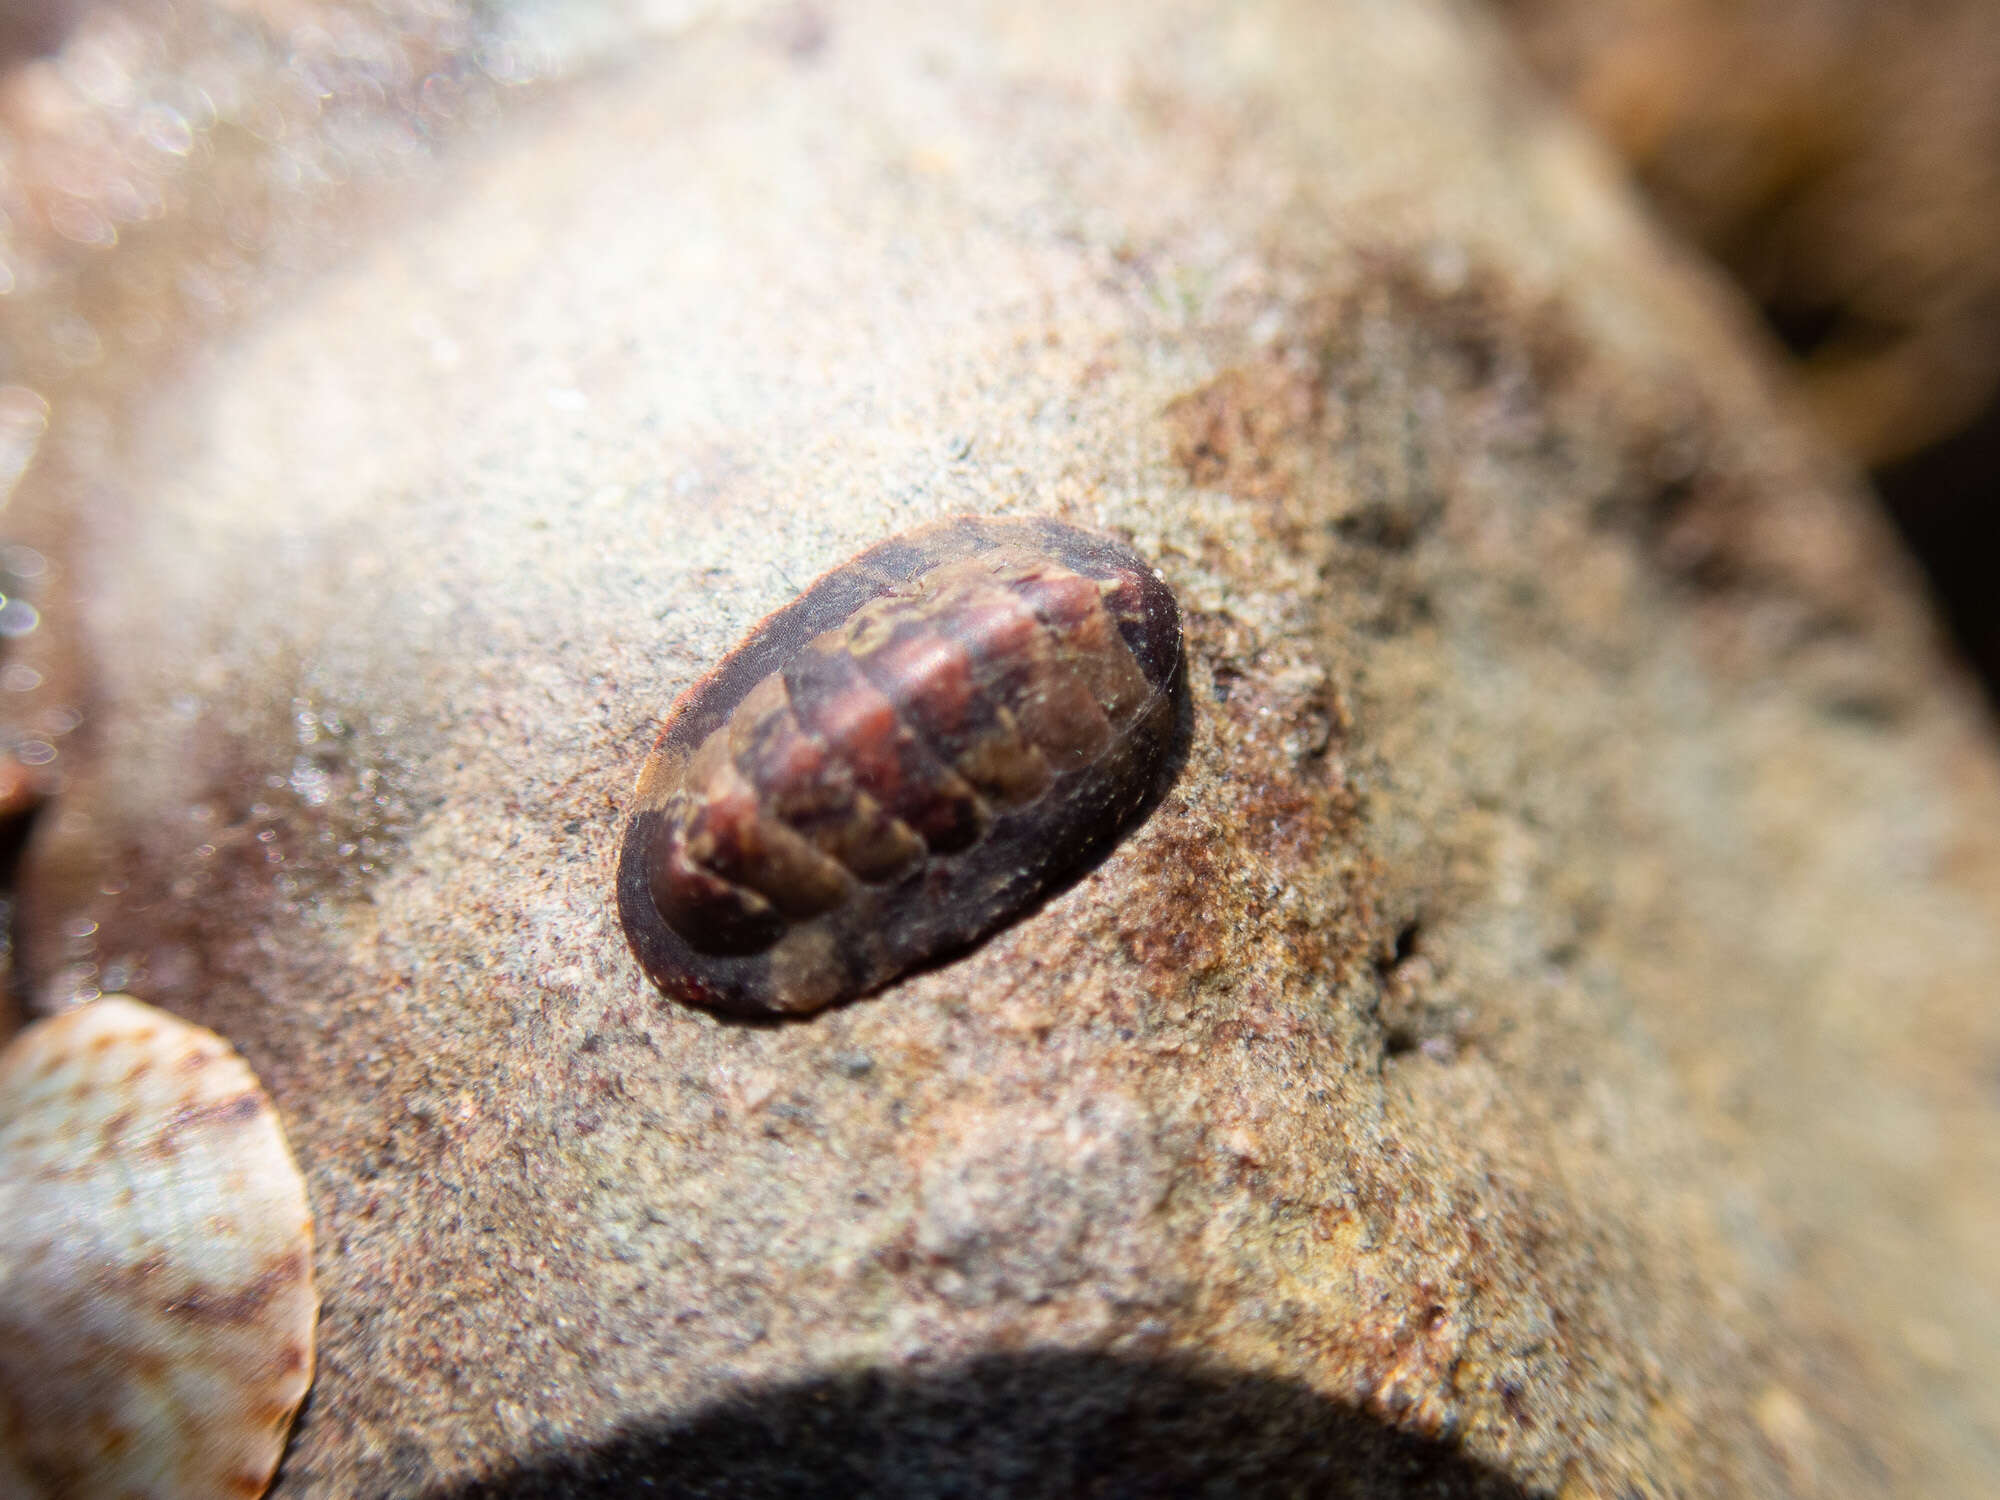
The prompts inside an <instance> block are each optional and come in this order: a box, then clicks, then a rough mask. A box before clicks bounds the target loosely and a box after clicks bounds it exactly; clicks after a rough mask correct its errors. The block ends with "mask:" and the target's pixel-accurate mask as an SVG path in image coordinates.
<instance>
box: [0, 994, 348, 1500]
mask: <svg viewBox="0 0 2000 1500" xmlns="http://www.w3.org/2000/svg"><path fill="white" fill-rule="evenodd" d="M317 1314H318V1302H317V1300H316V1299H315V1297H314V1295H313V1279H312V1216H311V1214H310V1213H309V1212H308V1210H307V1207H306V1193H305V1183H304V1180H303V1179H302V1178H301V1177H300V1176H299V1169H298V1167H297V1166H296V1165H294V1164H293V1161H292V1156H291V1152H290V1151H289V1150H288V1149H287V1148H286V1145H285V1138H284V1134H283V1132H282V1131H281V1130H280V1129H279V1126H278V1120H277V1116H276V1115H275V1114H274V1113H273V1112H272V1109H271V1102H270V1100H269V1099H267V1098H266V1097H265V1096H264V1091H263V1090H262V1089H261V1088H259V1087H258V1084H257V1080H256V1077H255V1076H254V1075H253V1074H252V1073H251V1071H250V1069H249V1067H248V1066H246V1065H245V1063H244V1061H243V1059H242V1058H240V1057H239V1056H237V1055H236V1053H235V1052H234V1051H232V1050H231V1049H230V1047H229V1045H228V1044H227V1043H226V1042H224V1041H223V1040H222V1039H221V1038H220V1037H218V1036H216V1035H215V1034H214V1033H212V1032H209V1031H204V1030H203V1029H202V1028H200V1027H198V1026H191V1025H189V1024H188V1023H187V1022H185V1021H180V1020H176V1019H175V1018H174V1017H173V1016H170V1015H168V1014H166V1013H165V1012H164V1011H159V1010H155V1009H153V1008H152V1007H151V1006H148V1005H142V1004H140V1003H139V1002H138V1001H135V1000H129V999H126V998H124V997H123V996H108V997H106V998H105V999H102V1000H97V1001H94V1002H92V1003H91V1004H89V1005H85V1006H82V1007H80V1008H78V1009H76V1010H72V1011H66V1012H64V1013H63V1014H61V1015H58V1016H54V1017H51V1018H50V1019H48V1020H45V1021H39V1022H37V1023H36V1024H34V1025H33V1026H30V1027H29V1028H28V1029H27V1030H25V1031H23V1032H22V1033H21V1034H20V1035H19V1036H18V1037H16V1038H15V1039H14V1040H13V1042H12V1043H11V1044H10V1045H9V1046H8V1048H7V1049H6V1051H5V1052H4V1053H0V1495H4V1496H6V1497H8V1500H127V1497H144V1500H197V1497H199V1500H216V1497H218V1496H225V1495H227V1496H235V1497H252V1496H257V1495H261V1494H262V1493H263V1492H264V1490H265V1487H266V1486H267V1485H269V1483H270V1481H271V1475H272V1473H273V1472H274V1471H275V1470H276V1469H277V1466H278V1459H279V1458H280V1456H281V1455H282V1454H283V1452H284V1447H285V1438H286V1434H287V1432H288V1430H289V1429H290V1427H291V1423H292V1415H293V1413H294V1412H296V1411H297V1410H298V1406H299V1402H300V1400H301V1399H302V1398H303V1397H304V1395H305V1393H306V1387H307V1386H308V1385H309V1384H310V1383H311V1381H312V1367H313V1326H314V1321H315V1319H316V1317H317Z"/></svg>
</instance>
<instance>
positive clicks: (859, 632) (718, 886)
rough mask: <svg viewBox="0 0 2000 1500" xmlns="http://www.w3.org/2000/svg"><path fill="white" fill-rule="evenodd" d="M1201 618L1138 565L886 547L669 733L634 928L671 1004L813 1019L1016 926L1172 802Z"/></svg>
mask: <svg viewBox="0 0 2000 1500" xmlns="http://www.w3.org/2000/svg"><path fill="white" fill-rule="evenodd" d="M1186 714H1187V695H1186V686H1185V672H1184V669H1183V663H1182V652H1181V627H1180V609H1179V606H1178V605H1177V604H1176V602H1175V600H1174V596H1173V592H1172V590H1171V589H1169V588H1168V587H1167V585H1166V584H1165V583H1164V582H1163V581H1162V580H1161V579H1160V578H1159V577H1158V575H1157V574H1155V573H1154V571H1153V570H1152V569H1151V568H1150V567H1149V566H1148V565H1147V564H1146V563H1145V562H1144V561H1143V560H1142V559H1141V558H1140V557H1139V555H1138V554H1137V553H1135V552H1134V551H1132V549H1131V548H1129V547H1127V546H1126V545H1124V544H1123V543H1122V542H1118V541H1114V540H1113V539H1111V538H1109V537H1105V536H1099V535H1096V534H1094V533H1092V532H1088V531H1084V530H1081V529H1079V528H1077V527H1074V526H1070V525H1066V524H1064V523H1062V522H1058V521H1052V520H1040V519H1021V520H1014V519H1006V520H1002V519H982V518H973V517H964V518H960V519H957V520H953V521H946V522H941V523H939V524H936V525H933V526H927V527H924V528H921V529H919V530H917V531H912V532H907V533H905V534H903V535H901V536H898V537H893V538H891V539H890V540H888V541H885V542H882V543H880V544H878V545H876V546H874V547H871V548H870V549H869V550H868V551H866V552H864V553H862V554H861V555H860V556H859V557H856V558H855V559H853V560H852V561H851V562H848V563H846V564H844V565H843V566H841V567H838V568H836V569H834V570H833V571H832V572H830V573H828V574H826V575H825V576H824V577H823V578H821V579H820V580H819V581H818V582H817V583H815V584H813V585H812V587H811V588H809V589H807V590H806V591H805V593H804V594H803V595H801V596H800V597H799V598H798V599H796V600H795V601H793V602H792V603H791V604H789V605H786V606H785V607H784V608H783V609H781V610H779V611H778V612H777V613H776V614H773V615H771V616H770V617H769V618H767V619H766V620H764V621H763V623H761V624H760V625H758V626H757V627H756V628H755V629H754V630H752V631H751V633H750V635H749V637H748V638H747V639H746V640H745V641H744V642H743V643H742V644H741V645H739V646H738V647H737V648H736V649H735V650H734V651H732V652H731V653H730V654H729V655H728V656H727V657H726V658H724V660H723V661H722V663H721V664H720V665H719V666H718V667H717V668H716V669H715V670H714V671H713V672H711V673H710V674H709V675H708V676H707V677H705V678H703V679H702V680H701V681H699V682H697V683H696V684H695V685H694V686H693V687H692V688H690V689H689V690H688V691H687V692H686V693H684V694H683V695H682V696H681V697H680V699H679V700H678V701H677V702H676V703H675V704H674V705H673V708H672V709H671V710H670V711H669V713H668V715H667V719H666V723H665V727H664V729H663V730H662V732H661V734H660V737H659V740H658V742H657V743H656V744H655V746H654V748H653V751H652V754H651V755H650V756H649V757H648V758H647V760H646V763H645V766H644V768H643V770H642V771H641V772H640V776H639V786H638V791H637V793H636V795H635V797H634V799H633V803H632V809H631V812H630V814H629V816H628V818H627V820H626V823H625V833H624V843H623V847H622V849H621V852H620V857H619V866H618V907H619V915H620V918H621V920H622V921H623V923H624V927H625V933H626V936H627V937H628V938H629V939H630V941H631V944H632V949H633V952H634V953H635V954H636V955H637V956H638V959H639V962H640V964H641V965H642V966H643V967H644V969H645V971H646V973H647V974H648V975H649V976H650V977H651V978H652V980H653V982H654V983H655V984H656V985H658V986H659V988H660V989H661V990H662V991H663V992H664V993H666V994H667V995H669V996H671V997H672V998H674V999H676V1000H680V1001H683V1002H685V1003H687V1004H690V1005H698V1006H703V1007H706V1008H708V1009H711V1010H714V1011H718V1012H721V1013H724V1014H730V1015H738V1016H750V1017H756V1016H779V1015H801V1014H807V1013H810V1012H812V1011H816V1010H819V1009H822V1008H823V1007H825V1006H827V1005H831V1004H835V1003H837V1002H840V1001H843V1000H849V999H852V998H854V997H856V996H858V995H862V994H866V993H868V992H869V991H871V990H875V989H877V988H879V987H881V986H882V985H884V984H887V983H888V982H890V981H891V980H893V979H895V978H897V977H898V976H900V975H902V974H904V973H906V972H908V971H910V970H911V969H914V968H917V967H920V966H923V965H925V964H929V963H932V962H935V961H937V960H939V959H941V958H944V957H946V956H948V955H950V954H952V953H954V952H956V951H958V950H960V949H963V948H965V947H966V946H968V945H969V944H971V943H974V942H976V941H978V940H979V939H981V938H983V937H985V936H986V935H988V934H989V933H991V932H993V931H994V930H995V929H996V928H998V927H1001V926H1003V925H1005V924H1006V923H1008V922H1010V921H1013V920H1014V919H1016V918H1017V917H1019V916H1021V915H1023V914H1024V913H1025V912H1026V911H1028V910H1030V909H1031V908H1032V907H1033V906H1034V905H1035V904H1036V903H1037V902H1038V901H1040V900H1041V899H1043V898H1044V897H1046V896H1047V895H1049V894H1050V893H1051V892H1053V891H1054V890H1056V889H1058V888H1060V887H1061V886H1063V885H1064V884H1066V883H1068V882H1070V881H1072V880H1074V879H1075V878H1076V877H1077V876H1079V875H1080V874H1082V873H1083V872H1084V871H1085V870H1087V869H1088V868H1089V867H1090V865H1091V864H1092V863H1093V862H1095V860H1096V859H1098V858H1099V857H1100V856H1101V855H1102V854H1103V853H1104V852H1105V851H1106V850H1107V849H1108V848H1109V847H1110V846H1111V845H1112V844H1113V843H1115V842H1116V841H1117V839H1118V838H1119V837H1120V836H1122V835H1123V834H1124V833H1125V832H1126V831H1128V830H1129V829H1130V827H1131V826H1132V825H1133V824H1134V822H1135V821H1136V820H1137V819H1138V818H1140V817H1141V816H1143V814H1144V813H1145V811H1146V809H1147V808H1148V807H1149V806H1150V805H1151V803H1152V802H1153V801H1155V800H1156V799H1157V797H1158V795H1159V794H1160V792H1162V791H1163V790H1164V787H1165V785H1166V782H1167V781H1168V780H1170V779H1171V776H1172V773H1173V769H1174V767H1175V765H1176V763H1177V760H1178V751H1179V748H1180V745H1181V743H1182V739H1183V734H1184V729H1185V722H1186Z"/></svg>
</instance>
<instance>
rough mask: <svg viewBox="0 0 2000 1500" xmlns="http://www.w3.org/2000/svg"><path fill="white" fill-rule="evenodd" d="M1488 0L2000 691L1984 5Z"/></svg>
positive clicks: (1975, 0) (1992, 97)
mask: <svg viewBox="0 0 2000 1500" xmlns="http://www.w3.org/2000/svg"><path fill="white" fill-rule="evenodd" d="M1493 3H1494V4H1495V5H1496V6H1497V7H1498V10H1499V13H1500V15H1501V16H1502V17H1503V19H1504V20H1505V22H1506V24H1507V26H1508V27H1509V28H1510V29H1511V31H1512V32H1513V34H1514V36H1515V37H1516V39H1517V40H1518V42H1519V44H1520V47H1521V50H1522V52H1523V54H1524V56H1525V57H1526V58H1527V59H1528V60H1529V62H1530V64H1531V65H1532V66H1533V67H1534V68H1535V69H1536V71H1538V72H1539V73H1540V74H1541V76H1542V77H1543V78H1544V79H1545V80H1546V81H1547V83H1548V84H1549V85H1550V86H1551V87H1553V88H1554V89H1555V90H1557V91H1558V92H1559V93H1560V94H1562V95H1563V96H1564V97H1565V98H1566V99H1568V100H1569V102H1570V103H1571V104H1572V105H1573V106H1574V107H1575V109H1576V110H1577V112H1578V113H1579V114H1581V115H1582V116H1584V117H1585V118H1586V119H1587V120H1589V121H1590V123H1591V124H1593V125H1594V126H1595V127H1596V128H1597V129H1598V131H1599V132H1601V133H1602V134H1603V136H1604V137H1605V139H1606V140H1607V141H1608V142H1609V143H1610V144H1611V145H1612V146H1613V148H1614V149H1616V150H1617V152H1618V153H1619V154H1620V155H1621V156H1623V158H1624V159H1625V160H1626V161H1627V162H1628V163H1629V164H1630V166H1631V168H1632V172H1633V174H1634V176H1635V177H1636V179H1637V180H1638V182H1639V184H1640V185H1641V187H1642V188H1643V189H1644V190H1645V192H1646V193H1647V195H1648V196H1649V197H1650V198H1651V199H1652V201H1653V203H1654V204H1655V206H1656V207H1657V208H1658V210H1659V212H1660V214H1661V216H1662V217H1663V218H1665V219H1666V220H1667V221H1668V222H1669V223H1670V224H1672V225H1673V226H1674V227H1675V228H1677V229H1678V230H1680V231H1681V232H1682V233H1683V234H1684V235H1686V236H1687V237H1688V238H1689V239H1690V240H1692V241H1694V242H1695V243H1697V244H1699V245H1700V246H1701V247H1702V248H1703V249H1705V250H1706V251H1707V252H1708V253H1709V254H1710V255H1712V256H1714V257H1715V259H1716V260H1718V261H1719V262H1721V264H1722V265H1723V266H1725V267H1726V268H1727V269H1728V270H1729V272H1730V274H1731V275H1732V276H1734V277H1735V279H1736V280H1737V282H1738V283H1739V284H1740V285H1741V286H1742V287H1743V289H1744V291H1745V292H1747V293H1748V294H1749V295H1750V297H1751V298H1752V299H1754V300H1755V302H1756V304H1757V306H1758V307H1759V308H1761V309H1762V311H1763V314H1764V317H1765V319H1766V321H1767V322H1768V323H1769V325H1770V328H1771V331H1772V333H1773V335H1774V336H1775V337H1776V339H1777V340H1778V341H1779V342H1780V343H1782V345H1783V346H1784V348H1785V350H1786V351H1787V352H1788V354H1789V357H1790V359H1791V361H1792V363H1793V365H1794V367H1795V369H1796V370H1797V372H1798V375H1799V379H1800V382H1801V386H1802V390H1803V394H1804V396H1805V399H1806V401H1807V402H1808V404H1809V405H1810V407H1811V409H1812V410H1813V412H1814V414H1815V415H1816V417H1817V419H1818V421H1819V424H1820V426H1821V427H1822V428H1823V429H1824V431H1825V432H1826V434H1827V436H1828V437H1829V438H1831V439H1832V440H1833V442H1834V443H1835V444H1836V445H1837V446H1838V447H1839V448H1840V449H1841V450H1843V451H1844V452H1846V453H1848V454H1851V455H1852V456H1853V457H1854V458H1855V459H1856V460H1858V461H1859V462H1860V463H1861V464H1862V465H1864V466H1865V467H1867V468H1868V469H1870V470H1871V471H1872V472H1873V474H1874V477H1875V481H1876V486H1877V488H1878V490H1879V492H1880V493H1881V495H1882V498H1883V500H1884V502H1885V503H1886V505H1887V506H1888V508H1889V511H1890V513H1891V514H1892V515H1893V516H1894V517H1895V519H1896V522H1897V524H1898V525H1899V526H1900V527H1901V529H1902V532H1903V535H1904V537H1905V538H1906V539H1907V541H1908V543H1909V545H1910V547H1911V549H1912V551H1913V552H1914V553H1915V554H1916V556H1917V558H1918V559H1919V561H1920V562H1921V563H1922V565H1923V566H1924V568H1925V569H1926V571H1927V572H1928V573H1929V575H1930V578H1931V583H1932V587H1933V589H1934V590H1935V592H1936V594H1937V597H1938V600H1939V603H1940V605H1941V606H1942V608H1943V610H1944V613H1945V615H1946V617H1947V618H1948V619H1949V621H1950V622H1951V624H1952V626H1953V628H1954V630H1955V631H1956V633H1957V635H1958V638H1959V641H1960V644H1961V646H1962V648H1963V650H1964V651H1965V653H1966V655H1967V656H1968V657H1969V658H1971V660H1972V662H1973V664H1974V665H1975V667H1976V668H1977V669H1978V670H1979V672H1980V674H1981V676H1982V677H1983V678H1984V679H1985V682H1986V685H1987V689H1988V694H1989V699H1990V701H1994V702H2000V588H1996V587H1995V577H1994V572H1995V562H1996V559H2000V399H1996V398H1997V397H2000V4H1995V3H1993V0H1493Z"/></svg>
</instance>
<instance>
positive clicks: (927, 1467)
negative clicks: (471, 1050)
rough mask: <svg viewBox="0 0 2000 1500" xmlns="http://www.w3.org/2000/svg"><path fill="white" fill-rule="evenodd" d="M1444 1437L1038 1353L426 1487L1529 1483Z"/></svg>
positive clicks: (730, 1415)
mask: <svg viewBox="0 0 2000 1500" xmlns="http://www.w3.org/2000/svg"><path fill="white" fill-rule="evenodd" d="M1531 1493H1532V1492H1530V1491H1528V1490H1525V1489H1523V1488H1522V1487H1521V1486H1520V1485H1518V1484H1516V1483H1515V1482H1514V1481H1512V1480H1510V1479H1508V1478H1507V1477H1505V1476H1504V1475H1502V1474H1500V1473H1498V1472H1496V1471H1495V1470H1493V1469H1491V1468H1488V1467H1486V1466H1484V1465H1482V1464H1479V1463H1475V1462H1474V1461H1472V1460H1470V1459H1468V1458H1466V1457H1464V1456H1463V1455H1462V1454H1460V1453H1459V1452H1458V1451H1457V1450H1456V1448H1455V1447H1454V1446H1453V1445H1451V1444H1449V1443H1444V1442H1437V1441H1430V1440H1426V1439H1423V1438H1417V1437H1412V1436H1410V1435H1408V1434H1406V1433H1401V1432H1397V1431H1394V1430H1392V1429H1389V1428H1386V1427H1384V1426H1383V1425H1382V1424H1381V1423H1380V1422H1377V1421H1375V1420H1374V1419H1373V1418H1370V1417H1368V1416H1366V1415H1364V1414H1362V1413H1360V1412H1358V1411H1356V1410H1355V1409H1354V1408H1352V1407H1351V1406H1346V1405H1343V1404H1341V1403H1338V1402H1334V1401H1329V1400H1327V1399H1326V1398H1324V1397H1322V1396H1319V1395H1317V1394H1315V1393H1314V1392H1312V1391H1311V1390H1309V1389H1307V1388H1306V1387H1304V1386H1302V1385H1299V1384H1296V1383H1294V1382H1291V1381H1286V1380H1279V1379H1274V1378H1271V1377H1268V1376H1262V1375H1247V1374H1242V1373H1239V1372H1235V1371H1228V1370H1221V1369H1217V1368H1214V1367H1207V1366H1202V1365H1197V1364H1193V1363H1189V1362H1185V1361H1171V1360H1157V1359H1137V1358H1125V1357H1117V1356H1112V1355H1104V1354H1073V1353H1065V1352H1041V1353H1032V1354H1018V1355H990V1356H985V1357H982V1358H980V1359H977V1360H974V1361H972V1362H970V1363H969V1364H965V1365H961V1366H957V1367H955V1368H952V1369H947V1370H940V1371H936V1372H933V1373H929V1374H897V1375H888V1374H884V1373H881V1372H878V1371H864V1372H860V1373H855V1374H845V1375H829V1376H822V1377H818V1378H815V1379H811V1380H805V1381H800V1382H798V1383H797V1384H793V1385H786V1386H779V1387H775V1388H773V1389H769V1390H763V1391H752V1392H746V1393H744V1394H742V1395H739V1396H737V1397H734V1398H732V1399H730V1400H727V1401H723V1402H719V1403H717V1404H716V1405H714V1406H711V1407H707V1408H705V1409H702V1410H700V1411H696V1412H692V1413H688V1414H684V1415H681V1416H678V1417H674V1418H663V1419H661V1420H659V1421H657V1422H640V1423H636V1424H633V1425H631V1426H628V1427H627V1428H625V1429H624V1430H622V1431H621V1432H619V1433H618V1434H616V1435H615V1436H613V1437H611V1438H609V1439H607V1440H605V1441H603V1442H599V1443H596V1444H593V1445H590V1446H588V1447H581V1448H570V1449H563V1450H561V1451H553V1452H550V1453H548V1454H546V1455H544V1456H541V1457H538V1458H535V1459H532V1460H529V1461H526V1462H524V1463H522V1464H520V1465H519V1466H518V1467H516V1468H513V1469H511V1470H509V1471H506V1472H503V1473H501V1474H499V1475H497V1476H496V1477H494V1478H492V1479H489V1480H485V1481H481V1482H478V1483H473V1484H468V1485H462V1486H459V1487H457V1488H439V1489H432V1490H430V1491H428V1492H426V1493H425V1496H424V1500H586V1497H588V1500H598V1497H610V1496H620V1497H624V1496H629V1495H657V1496H675V1497H712V1500H763V1497H784V1500H794V1497H822V1496H823V1497H826V1500H834V1497H840V1500H853V1497H863V1496H866V1497H879V1500H947V1497H949V1500H988V1497H992V1500H999V1497H1008V1500H1012V1497H1017V1496H1020V1497H1042V1496H1047V1497H1050V1500H1057V1497H1061V1500H1124V1497H1132V1500H1139V1497H1155V1496H1159V1497H1168V1496H1172V1497H1179V1496H1215V1497H1218V1500H1219V1497H1224V1496H1228V1497H1242V1500H1264V1497H1272V1500H1275V1497H1279V1496H1287V1497H1289V1496H1299V1497H1308V1496H1310V1497H1313V1500H1360V1497H1382V1500H1389V1497H1399V1500H1400V1497H1417V1496H1422V1497H1427V1500H1433V1497H1434V1500H1447V1497H1452V1500H1457V1497H1467V1500H1474V1497H1476V1500H1527V1497H1528V1496H1529V1495H1530V1494H1531Z"/></svg>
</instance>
